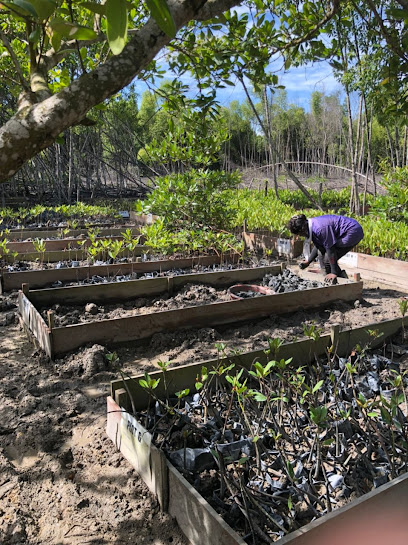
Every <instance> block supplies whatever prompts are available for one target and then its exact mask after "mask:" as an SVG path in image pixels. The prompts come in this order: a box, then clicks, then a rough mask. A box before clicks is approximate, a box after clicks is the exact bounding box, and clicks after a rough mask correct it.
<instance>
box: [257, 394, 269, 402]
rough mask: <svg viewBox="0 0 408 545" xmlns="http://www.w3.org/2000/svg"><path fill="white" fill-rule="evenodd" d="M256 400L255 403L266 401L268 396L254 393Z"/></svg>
mask: <svg viewBox="0 0 408 545" xmlns="http://www.w3.org/2000/svg"><path fill="white" fill-rule="evenodd" d="M254 399H255V401H260V402H262V401H266V399H267V397H266V395H264V394H262V393H261V392H254Z"/></svg>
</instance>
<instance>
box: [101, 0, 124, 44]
mask: <svg viewBox="0 0 408 545" xmlns="http://www.w3.org/2000/svg"><path fill="white" fill-rule="evenodd" d="M105 6H106V19H107V23H108V25H107V30H108V42H109V47H110V48H111V51H112V53H113V54H114V55H119V53H121V52H122V50H123V48H124V47H125V43H126V36H127V25H128V18H127V5H126V2H125V1H124V0H107V2H106V4H105Z"/></svg>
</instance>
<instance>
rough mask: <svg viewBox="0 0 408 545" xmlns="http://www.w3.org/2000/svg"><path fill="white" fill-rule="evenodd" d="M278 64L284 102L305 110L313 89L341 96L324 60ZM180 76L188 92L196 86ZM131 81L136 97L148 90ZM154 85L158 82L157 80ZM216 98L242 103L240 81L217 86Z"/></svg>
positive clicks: (224, 104) (222, 100)
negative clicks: (292, 65)
mask: <svg viewBox="0 0 408 545" xmlns="http://www.w3.org/2000/svg"><path fill="white" fill-rule="evenodd" d="M281 64H282V63H281V62H280V61H279V60H277V61H275V62H274V63H273V65H271V69H272V66H274V68H273V71H274V72H275V73H277V75H278V76H279V80H280V84H281V85H284V86H285V88H286V91H287V96H288V103H290V104H296V105H297V106H301V107H303V108H304V109H305V110H309V103H310V97H311V94H312V93H313V91H320V92H324V93H325V94H327V95H330V94H332V93H336V92H340V93H341V95H342V87H341V85H340V84H339V83H338V81H336V79H335V78H334V76H333V72H332V69H331V67H330V66H329V65H328V64H327V63H325V62H321V63H314V64H313V65H308V66H301V67H296V68H291V69H290V70H288V71H287V72H284V70H283V69H280V66H281ZM164 77H165V78H166V77H167V78H168V79H173V76H172V75H171V74H170V73H169V74H168V76H167V75H166V74H165V75H164ZM181 79H182V81H183V83H185V84H187V85H189V86H190V89H191V92H192V94H195V92H196V88H195V82H194V79H193V78H192V77H190V76H188V75H184V76H183V77H182V78H181ZM232 81H233V80H232ZM133 84H134V86H135V88H136V92H137V93H138V94H139V96H140V97H141V95H142V93H143V92H144V91H146V90H147V89H148V87H147V86H146V84H145V83H144V82H143V81H140V80H137V79H136V80H134V82H133ZM157 85H160V80H157ZM249 88H250V85H249ZM217 98H218V100H219V101H220V104H221V105H222V106H228V105H229V104H230V103H231V102H232V101H233V100H238V101H239V102H243V101H244V100H245V98H246V97H245V92H244V90H243V88H242V86H241V84H240V83H238V82H237V84H236V86H235V87H227V88H226V89H220V90H219V91H218V92H217Z"/></svg>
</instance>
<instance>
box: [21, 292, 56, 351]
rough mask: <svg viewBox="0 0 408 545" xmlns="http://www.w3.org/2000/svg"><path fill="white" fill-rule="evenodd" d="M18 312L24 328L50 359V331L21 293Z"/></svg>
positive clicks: (51, 346)
mask: <svg viewBox="0 0 408 545" xmlns="http://www.w3.org/2000/svg"><path fill="white" fill-rule="evenodd" d="M18 310H19V312H20V315H21V317H22V319H23V323H24V324H25V326H26V328H27V329H28V330H29V331H31V333H32V334H33V335H34V337H35V339H36V340H37V341H38V343H39V345H40V347H41V348H42V349H43V350H44V351H45V353H46V354H47V355H48V356H49V357H50V358H52V357H53V355H54V354H53V343H52V335H51V330H50V329H49V327H48V326H47V324H46V323H45V321H44V320H43V318H42V316H41V314H40V313H39V312H38V311H37V310H36V308H35V307H34V305H33V304H32V303H31V301H30V299H29V298H28V297H27V296H26V295H24V293H23V292H22V291H19V293H18Z"/></svg>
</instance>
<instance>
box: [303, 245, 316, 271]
mask: <svg viewBox="0 0 408 545" xmlns="http://www.w3.org/2000/svg"><path fill="white" fill-rule="evenodd" d="M317 251H318V250H317V248H316V246H313V248H312V251H311V252H310V255H309V259H308V260H307V261H302V263H299V269H306V268H307V267H308V266H309V265H310V263H312V262H313V261H314V260H315V259H316V257H317Z"/></svg>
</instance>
